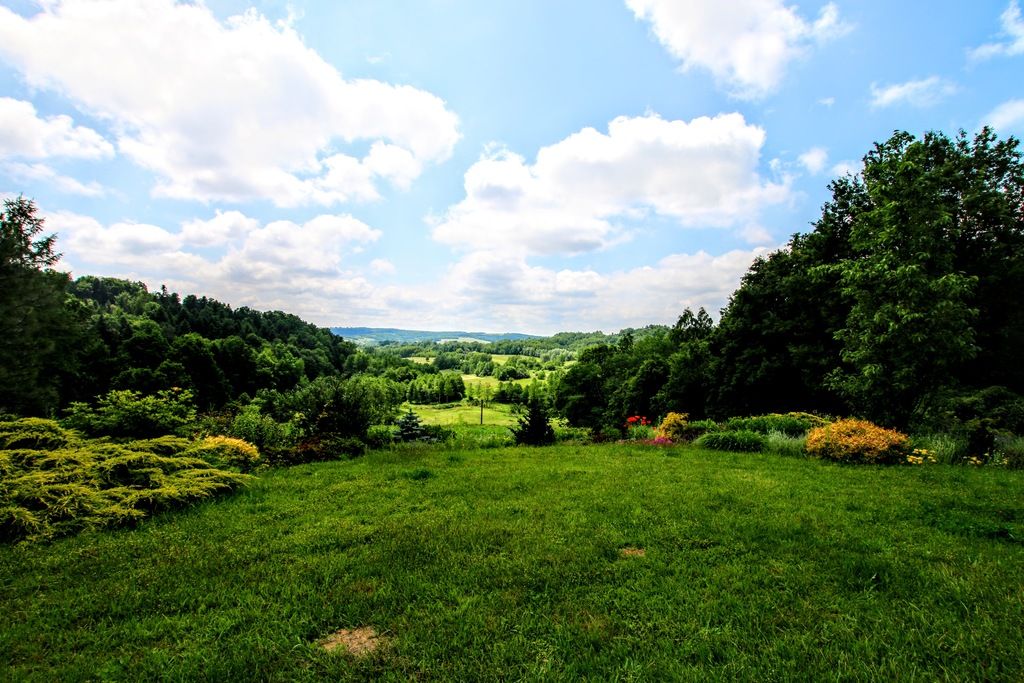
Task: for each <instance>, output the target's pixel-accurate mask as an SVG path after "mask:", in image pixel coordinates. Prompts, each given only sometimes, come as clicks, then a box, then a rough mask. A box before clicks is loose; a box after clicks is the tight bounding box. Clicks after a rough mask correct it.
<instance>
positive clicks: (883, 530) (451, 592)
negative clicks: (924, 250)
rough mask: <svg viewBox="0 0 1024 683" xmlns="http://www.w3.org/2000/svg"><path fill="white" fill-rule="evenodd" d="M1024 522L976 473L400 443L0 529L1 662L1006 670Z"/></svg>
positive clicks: (548, 676)
mask: <svg viewBox="0 0 1024 683" xmlns="http://www.w3.org/2000/svg"><path fill="white" fill-rule="evenodd" d="M1022 539H1024V472H1013V471H1005V470H1001V469H998V468H992V467H986V468H966V467H952V466H934V467H921V468H912V467H889V468H876V467H867V466H865V467H851V466H845V467H844V466H837V465H831V464H825V463H821V462H817V461H809V460H804V459H801V458H782V457H777V456H769V455H739V454H729V453H713V452H707V451H700V450H697V449H692V448H677V447H673V448H667V449H661V448H656V447H642V446H633V445H628V444H626V445H616V444H611V445H604V446H556V447H551V448H542V449H535V448H525V447H524V448H505V449H491V450H475V451H466V450H451V449H445V448H440V447H411V448H397V449H396V450H388V451H380V452H375V453H371V454H369V455H367V456H366V457H363V458H360V459H357V460H352V461H337V462H328V463H319V464H314V465H300V466H295V467H292V468H288V469H278V470H271V471H268V472H265V473H264V474H262V475H261V477H260V480H259V481H258V482H257V483H256V484H255V485H253V486H252V487H251V488H250V489H248V490H245V491H243V492H241V493H239V494H236V495H234V496H232V497H229V498H225V499H219V500H216V501H211V502H209V503H204V504H200V505H198V506H196V507H193V508H190V509H188V510H184V511H179V512H171V513H167V514H163V515H159V516H157V517H156V518H154V519H153V520H151V521H148V522H145V523H144V524H142V525H141V527H140V528H138V529H135V530H120V531H114V532H86V533H84V534H82V535H80V536H77V537H74V538H68V539H64V540H60V541H57V542H54V543H52V544H50V545H40V546H0V568H2V571H0V613H2V614H3V628H2V629H0V667H2V668H0V679H4V680H28V681H85V680H131V681H135V680H189V681H191V680H208V681H248V680H268V681H319V680H331V681H356V680H358V681H363V680H366V681H368V680H382V681H408V680H452V681H470V680H486V681H498V680H501V681H504V680H530V681H578V680H601V681H604V680H618V681H627V680H636V681H661V680H688V681H704V680H779V681H788V680H810V681H818V680H828V681H833V680H856V681H867V680H871V681H909V680H919V681H933V680H948V681H981V680H985V681H1013V682H1019V681H1020V680H1021V673H1022V672H1024V586H1022V578H1021V577H1022V569H1021V568H1022V567H1024V545H1022ZM360 627H372V628H373V629H375V630H376V632H377V633H379V634H381V635H382V636H383V638H384V640H383V645H382V647H381V648H380V649H378V650H377V651H376V652H374V653H372V654H370V655H367V656H363V657H356V656H354V655H350V654H345V653H343V652H341V651H338V650H336V651H334V652H330V653H329V652H326V651H324V649H323V648H322V647H321V646H320V645H318V643H319V642H320V641H321V640H322V639H324V638H325V637H327V636H329V635H330V634H333V633H335V632H337V631H339V629H356V628H360Z"/></svg>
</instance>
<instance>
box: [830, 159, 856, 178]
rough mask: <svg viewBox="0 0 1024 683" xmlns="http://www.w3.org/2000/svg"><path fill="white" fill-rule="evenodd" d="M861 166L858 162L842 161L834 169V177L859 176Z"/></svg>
mask: <svg viewBox="0 0 1024 683" xmlns="http://www.w3.org/2000/svg"><path fill="white" fill-rule="evenodd" d="M860 167H861V164H860V162H858V161H849V160H847V161H840V162H837V163H836V165H835V166H833V167H832V175H835V176H845V175H857V174H858V173H860Z"/></svg>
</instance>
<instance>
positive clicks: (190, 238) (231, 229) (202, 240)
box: [181, 211, 259, 247]
mask: <svg viewBox="0 0 1024 683" xmlns="http://www.w3.org/2000/svg"><path fill="white" fill-rule="evenodd" d="M258 228H259V221H258V220H256V219H255V218H249V217H248V216H246V215H245V214H243V213H242V212H240V211H217V213H216V215H215V216H214V217H213V218H211V219H209V220H205V221H204V220H201V219H198V218H196V219H193V220H190V221H185V222H184V223H182V224H181V241H182V242H183V243H185V244H190V245H193V246H197V247H211V246H220V245H223V244H227V243H228V242H231V241H232V240H236V239H238V238H240V237H244V236H245V235H248V234H249V233H251V232H254V231H255V230H257V229H258Z"/></svg>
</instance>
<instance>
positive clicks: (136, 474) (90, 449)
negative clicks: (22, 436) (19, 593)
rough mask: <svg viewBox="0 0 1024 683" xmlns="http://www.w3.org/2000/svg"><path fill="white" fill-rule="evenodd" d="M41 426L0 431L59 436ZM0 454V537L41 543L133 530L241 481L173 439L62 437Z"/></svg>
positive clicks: (23, 424)
mask: <svg viewBox="0 0 1024 683" xmlns="http://www.w3.org/2000/svg"><path fill="white" fill-rule="evenodd" d="M41 422H42V421H41V420H21V421H17V422H13V423H10V422H5V423H0V432H2V433H6V434H17V433H25V432H35V433H37V434H39V433H43V432H44V431H46V432H48V433H50V434H61V433H62V430H61V428H60V426H59V425H57V424H56V423H50V424H49V425H48V429H45V430H44V426H43V425H42V424H41ZM37 446H39V447H40V448H38V449H37V448H26V447H24V446H22V447H20V448H17V449H11V450H0V539H2V540H6V541H13V540H32V541H34V540H45V539H49V538H53V537H55V536H62V535H66V534H70V533H74V532H76V531H79V530H81V529H84V528H93V527H111V526H120V525H125V524H134V523H137V522H138V521H140V520H142V519H144V518H145V517H146V516H147V515H149V514H151V513H152V512H154V511H157V510H163V509H169V508H172V507H179V506H181V505H185V504H189V503H192V502H195V501H198V500H202V499H205V498H209V497H211V496H213V495H217V494H220V493H224V492H227V491H231V490H234V489H236V488H238V487H239V486H241V485H243V484H245V483H247V482H248V481H249V480H250V477H248V476H247V475H242V474H237V473H233V472H227V471H224V470H221V469H217V468H215V467H213V466H212V465H211V464H210V463H209V462H207V461H206V460H203V459H200V458H198V457H195V454H194V453H193V452H190V451H189V449H188V442H187V441H185V440H183V439H178V438H176V437H165V438H160V439H152V440H148V441H136V442H131V443H126V444H115V443H110V442H108V441H104V440H86V439H73V438H68V439H66V440H65V442H63V443H59V442H58V441H50V442H45V443H44V442H38V443H37Z"/></svg>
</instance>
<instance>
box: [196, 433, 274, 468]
mask: <svg viewBox="0 0 1024 683" xmlns="http://www.w3.org/2000/svg"><path fill="white" fill-rule="evenodd" d="M189 455H192V456H194V457H197V458H202V459H203V460H206V461H207V462H209V463H210V464H213V465H219V466H227V467H237V468H238V469H239V470H241V471H242V472H249V471H251V470H253V469H255V468H256V466H257V465H259V464H260V452H259V451H258V450H257V449H256V447H255V446H253V445H252V444H251V443H249V442H248V441H243V440H241V439H236V438H233V437H230V436H207V437H206V438H204V439H202V440H200V441H199V442H198V443H196V445H195V446H193V447H192V448H191V449H189Z"/></svg>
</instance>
